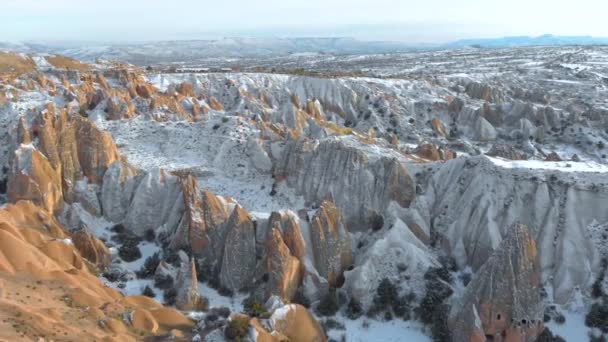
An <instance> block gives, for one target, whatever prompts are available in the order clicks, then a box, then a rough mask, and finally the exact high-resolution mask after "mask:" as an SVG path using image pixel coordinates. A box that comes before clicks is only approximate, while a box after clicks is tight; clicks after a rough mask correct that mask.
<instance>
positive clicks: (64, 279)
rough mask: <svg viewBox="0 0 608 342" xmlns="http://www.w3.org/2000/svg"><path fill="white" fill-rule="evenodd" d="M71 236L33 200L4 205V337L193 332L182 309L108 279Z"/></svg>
mask: <svg viewBox="0 0 608 342" xmlns="http://www.w3.org/2000/svg"><path fill="white" fill-rule="evenodd" d="M69 237H70V236H69V234H68V233H67V232H66V231H65V230H64V228H63V227H62V226H61V225H60V224H59V223H58V222H57V220H56V219H55V218H54V216H53V215H52V214H51V213H50V212H48V211H46V210H45V209H42V208H40V207H38V206H36V205H34V204H33V203H32V202H29V201H20V202H18V203H17V204H14V205H8V206H6V207H3V208H2V209H0V340H2V341H18V340H27V341H30V340H36V339H37V338H38V337H40V336H45V337H46V338H48V339H54V340H62V339H70V340H74V341H92V340H97V341H102V340H107V341H138V340H140V339H141V336H142V334H144V335H148V336H149V335H157V336H165V335H167V334H168V333H169V331H170V330H172V329H180V330H183V331H184V334H185V336H188V334H189V332H190V331H191V329H192V326H193V323H192V322H191V321H190V320H189V319H188V318H187V317H185V316H184V315H183V314H182V313H180V312H179V311H177V310H174V309H168V308H164V307H162V305H160V304H158V303H157V302H155V301H153V300H152V299H150V298H142V297H124V296H123V295H121V294H120V293H119V292H117V291H116V290H113V289H111V288H109V287H106V286H105V285H104V284H103V282H101V281H100V279H99V278H97V276H96V275H95V274H94V273H92V272H91V270H90V269H89V267H88V266H87V265H88V263H87V262H86V261H85V259H84V258H83V256H82V254H81V253H80V251H79V250H78V248H77V247H76V243H75V239H74V236H72V239H73V240H70V239H69ZM96 241H98V240H96ZM97 243H99V241H98V242H97ZM97 243H93V244H97ZM130 312H131V313H132V315H130V322H131V323H130V324H125V321H124V320H123V318H124V317H127V316H129V313H130Z"/></svg>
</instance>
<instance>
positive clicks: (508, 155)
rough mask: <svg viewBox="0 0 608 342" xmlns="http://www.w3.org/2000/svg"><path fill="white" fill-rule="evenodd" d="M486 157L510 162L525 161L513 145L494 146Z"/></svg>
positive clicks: (524, 157) (523, 156)
mask: <svg viewBox="0 0 608 342" xmlns="http://www.w3.org/2000/svg"><path fill="white" fill-rule="evenodd" d="M486 154H487V155H489V156H491V157H501V158H504V159H510V160H525V159H526V156H525V155H523V154H521V153H520V152H518V151H517V149H516V148H515V147H514V146H513V145H507V144H494V145H492V148H491V149H490V151H488V153H486Z"/></svg>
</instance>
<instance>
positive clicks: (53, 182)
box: [8, 145, 63, 213]
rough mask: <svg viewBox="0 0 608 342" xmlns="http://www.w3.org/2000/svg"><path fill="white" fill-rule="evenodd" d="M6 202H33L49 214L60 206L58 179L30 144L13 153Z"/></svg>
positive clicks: (61, 203)
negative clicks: (7, 200)
mask: <svg viewBox="0 0 608 342" xmlns="http://www.w3.org/2000/svg"><path fill="white" fill-rule="evenodd" d="M8 199H9V201H11V202H12V203H16V202H18V201H20V200H28V201H32V202H34V203H35V204H37V205H40V206H41V207H43V208H44V209H46V210H48V211H49V212H52V213H58V212H59V211H60V210H61V208H62V207H63V190H62V186H61V177H60V174H59V172H58V171H57V170H55V169H54V168H53V166H52V165H51V163H50V161H49V160H48V159H47V158H46V157H45V156H44V155H42V153H40V152H39V151H38V150H37V149H36V148H34V147H33V146H32V145H21V146H20V147H19V149H18V150H17V151H15V155H14V159H13V164H12V167H11V172H10V174H9V179H8Z"/></svg>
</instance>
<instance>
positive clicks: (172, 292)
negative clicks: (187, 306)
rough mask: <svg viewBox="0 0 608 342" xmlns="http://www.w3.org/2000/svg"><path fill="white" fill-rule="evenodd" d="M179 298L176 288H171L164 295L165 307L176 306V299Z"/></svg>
mask: <svg viewBox="0 0 608 342" xmlns="http://www.w3.org/2000/svg"><path fill="white" fill-rule="evenodd" d="M176 298H177V290H176V289H175V288H170V289H167V290H165V293H164V295H163V300H164V301H165V305H175V299H176Z"/></svg>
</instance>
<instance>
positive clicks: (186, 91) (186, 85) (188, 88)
mask: <svg viewBox="0 0 608 342" xmlns="http://www.w3.org/2000/svg"><path fill="white" fill-rule="evenodd" d="M175 91H177V92H178V93H179V94H180V95H182V96H188V97H192V96H194V87H193V86H192V83H190V82H182V83H180V84H179V85H178V86H177V87H176V88H175Z"/></svg>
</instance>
